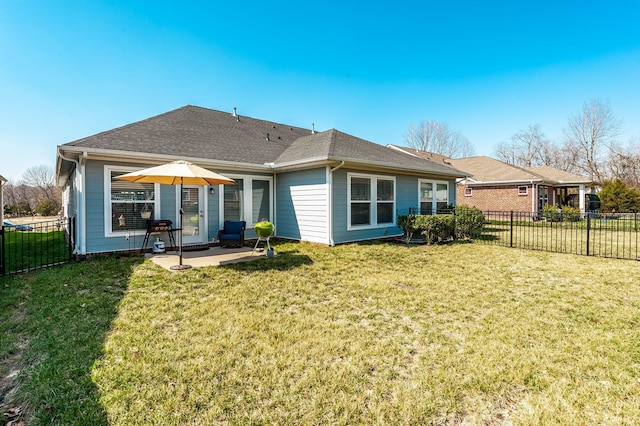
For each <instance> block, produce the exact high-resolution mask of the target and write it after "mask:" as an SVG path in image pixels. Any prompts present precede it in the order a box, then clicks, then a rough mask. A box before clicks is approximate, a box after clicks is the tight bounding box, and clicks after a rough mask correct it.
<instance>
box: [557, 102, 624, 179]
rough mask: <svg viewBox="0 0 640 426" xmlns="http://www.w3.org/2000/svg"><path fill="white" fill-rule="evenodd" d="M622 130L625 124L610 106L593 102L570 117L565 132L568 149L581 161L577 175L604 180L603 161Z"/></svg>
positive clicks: (577, 165)
mask: <svg viewBox="0 0 640 426" xmlns="http://www.w3.org/2000/svg"><path fill="white" fill-rule="evenodd" d="M621 130H622V121H621V120H620V119H618V118H617V117H616V116H614V115H613V112H612V111H611V107H610V106H609V102H607V101H601V100H598V99H591V100H590V101H587V102H585V103H584V105H583V106H582V110H581V111H580V112H579V113H577V114H573V115H571V116H570V117H569V122H568V123H567V128H565V129H564V131H563V134H564V139H565V149H566V151H567V152H570V153H572V155H573V156H574V157H575V158H576V159H577V160H578V161H577V162H576V163H575V170H574V172H576V173H583V174H586V175H588V176H589V179H591V180H592V181H599V182H602V180H603V173H602V169H603V157H604V152H605V150H606V148H611V146H612V145H613V144H614V141H615V138H616V137H617V136H618V135H619V134H620V132H621Z"/></svg>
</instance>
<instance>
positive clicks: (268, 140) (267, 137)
mask: <svg viewBox="0 0 640 426" xmlns="http://www.w3.org/2000/svg"><path fill="white" fill-rule="evenodd" d="M266 140H267V141H269V140H271V139H269V133H267V139H266Z"/></svg>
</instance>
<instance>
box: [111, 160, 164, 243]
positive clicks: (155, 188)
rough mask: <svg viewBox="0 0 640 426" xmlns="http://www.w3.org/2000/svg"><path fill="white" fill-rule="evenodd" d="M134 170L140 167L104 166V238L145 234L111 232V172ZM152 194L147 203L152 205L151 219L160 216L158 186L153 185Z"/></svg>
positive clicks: (138, 232)
mask: <svg viewBox="0 0 640 426" xmlns="http://www.w3.org/2000/svg"><path fill="white" fill-rule="evenodd" d="M136 170H140V167H127V166H113V165H106V166H104V191H103V199H104V206H103V208H104V236H105V238H122V237H124V236H125V235H126V234H127V233H128V234H129V235H130V236H132V237H133V236H137V235H145V234H146V233H147V230H146V229H129V230H123V231H112V230H111V172H125V173H129V172H135V171H136ZM153 192H154V197H153V198H154V200H153V202H149V203H147V204H151V205H153V217H158V215H160V184H158V183H155V184H153Z"/></svg>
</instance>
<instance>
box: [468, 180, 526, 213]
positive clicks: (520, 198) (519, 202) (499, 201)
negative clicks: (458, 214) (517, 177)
mask: <svg viewBox="0 0 640 426" xmlns="http://www.w3.org/2000/svg"><path fill="white" fill-rule="evenodd" d="M518 186H525V185H510V186H481V187H477V186H476V187H471V191H472V192H471V196H465V195H464V193H465V188H467V186H466V185H457V187H456V195H457V197H456V200H457V204H458V205H467V206H471V207H477V208H479V209H480V210H493V211H506V212H508V211H511V210H513V211H521V212H530V211H531V197H532V196H533V194H532V193H533V191H532V190H531V185H526V187H527V195H518ZM536 205H537V203H536Z"/></svg>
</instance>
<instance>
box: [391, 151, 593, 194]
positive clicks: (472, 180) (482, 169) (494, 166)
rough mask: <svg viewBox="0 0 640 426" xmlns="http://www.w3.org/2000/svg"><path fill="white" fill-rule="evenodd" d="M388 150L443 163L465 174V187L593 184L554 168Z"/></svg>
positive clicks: (423, 152) (486, 159)
mask: <svg viewBox="0 0 640 426" xmlns="http://www.w3.org/2000/svg"><path fill="white" fill-rule="evenodd" d="M388 146H389V147H390V148H393V149H396V150H398V151H401V152H404V153H406V154H409V155H412V156H417V157H420V158H424V159H429V160H431V161H434V162H436V163H444V164H448V165H451V166H453V167H455V168H456V169H458V170H463V171H465V172H467V179H466V182H465V183H467V184H478V185H480V184H485V185H499V184H506V183H509V184H513V183H518V182H521V183H524V182H536V183H547V184H550V185H554V186H565V185H577V184H585V185H589V184H592V183H593V182H592V181H591V180H589V179H588V178H585V177H583V176H578V175H576V174H573V173H569V172H565V171H563V170H560V169H556V168H555V167H550V166H541V167H527V168H524V167H517V166H513V165H511V164H507V163H505V162H503V161H500V160H497V159H495V158H491V157H487V156H476V157H467V158H449V157H446V156H444V155H440V154H435V153H432V152H426V151H419V150H416V149H413V148H407V147H404V146H396V145H388Z"/></svg>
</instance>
